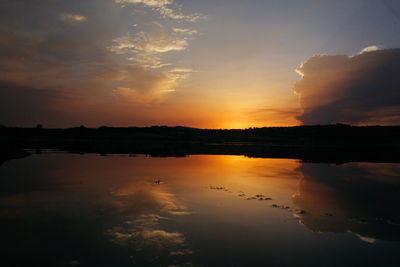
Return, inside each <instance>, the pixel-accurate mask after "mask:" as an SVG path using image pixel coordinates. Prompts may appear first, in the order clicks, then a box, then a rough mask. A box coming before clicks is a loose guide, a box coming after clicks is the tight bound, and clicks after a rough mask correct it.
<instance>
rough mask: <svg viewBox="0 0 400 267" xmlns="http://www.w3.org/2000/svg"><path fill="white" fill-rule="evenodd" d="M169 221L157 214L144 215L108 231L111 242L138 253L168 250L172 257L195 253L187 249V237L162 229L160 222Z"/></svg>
mask: <svg viewBox="0 0 400 267" xmlns="http://www.w3.org/2000/svg"><path fill="white" fill-rule="evenodd" d="M162 220H168V218H166V217H162V216H159V215H157V214H142V215H141V216H139V217H138V218H136V219H133V220H130V221H126V222H125V223H124V225H123V226H120V227H114V228H112V229H110V230H108V234H109V235H110V236H111V241H112V242H114V243H116V244H119V245H122V246H128V247H133V248H134V249H135V250H136V251H144V250H147V249H150V250H151V251H154V250H156V251H161V250H166V251H168V252H169V254H170V255H171V256H182V255H189V254H193V253H194V252H193V251H192V250H190V249H188V248H186V244H185V236H184V235H183V234H182V233H178V232H168V231H166V230H163V229H160V228H161V225H160V221H162Z"/></svg>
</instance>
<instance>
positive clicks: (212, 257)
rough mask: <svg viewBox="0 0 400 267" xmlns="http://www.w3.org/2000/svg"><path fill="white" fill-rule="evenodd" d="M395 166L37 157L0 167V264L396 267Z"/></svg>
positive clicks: (399, 234) (399, 256) (399, 243)
mask: <svg viewBox="0 0 400 267" xmlns="http://www.w3.org/2000/svg"><path fill="white" fill-rule="evenodd" d="M399 203H400V164H389V163H346V164H341V165H335V164H320V163H302V162H299V161H297V160H292V159H265V158H247V157H242V156H228V155H193V156H188V157H181V158H177V157H165V158H162V157H146V155H107V156H104V155H103V156H101V155H97V154H84V155H80V154H68V153H60V152H55V151H53V152H45V153H41V154H34V155H32V156H29V157H26V158H23V159H18V160H10V161H7V162H5V163H3V164H2V165H1V166H0V224H1V228H0V236H1V260H2V266H267V265H271V266H277V265H279V266H293V265H296V266H312V265H314V266H355V265H359V266H366V265H369V266H378V265H379V266H398V264H399V262H400V213H399V211H400V209H399V206H398V205H399Z"/></svg>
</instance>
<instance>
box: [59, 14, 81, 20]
mask: <svg viewBox="0 0 400 267" xmlns="http://www.w3.org/2000/svg"><path fill="white" fill-rule="evenodd" d="M60 19H61V20H62V21H66V22H84V21H86V20H87V18H86V17H85V16H82V15H79V14H66V13H64V14H61V15H60Z"/></svg>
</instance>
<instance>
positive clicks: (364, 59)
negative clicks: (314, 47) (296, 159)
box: [293, 46, 400, 125]
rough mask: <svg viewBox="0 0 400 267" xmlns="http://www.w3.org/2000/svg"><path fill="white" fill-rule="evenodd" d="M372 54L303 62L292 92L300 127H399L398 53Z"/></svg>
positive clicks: (322, 57) (365, 51)
mask: <svg viewBox="0 0 400 267" xmlns="http://www.w3.org/2000/svg"><path fill="white" fill-rule="evenodd" d="M376 48H377V47H376V46H371V47H368V48H366V49H363V50H362V52H361V53H360V54H357V55H355V56H346V55H335V56H328V55H317V56H313V57H312V58H310V59H308V60H307V61H306V62H304V63H303V64H302V65H301V66H300V67H299V68H298V69H297V72H298V73H300V74H301V75H302V79H301V80H300V81H298V82H297V83H296V84H295V85H294V88H293V90H294V91H295V93H297V94H298V95H299V97H300V104H301V106H302V108H303V114H302V115H300V116H298V117H297V118H298V119H299V120H300V121H302V122H303V123H304V124H327V123H336V122H342V123H351V124H358V125H364V124H383V125H388V124H399V123H400V91H399V87H400V76H399V75H398V73H399V71H400V49H385V50H376Z"/></svg>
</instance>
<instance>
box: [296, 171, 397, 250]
mask: <svg viewBox="0 0 400 267" xmlns="http://www.w3.org/2000/svg"><path fill="white" fill-rule="evenodd" d="M299 170H300V171H301V172H302V173H303V178H302V180H301V181H300V183H299V188H298V193H297V194H295V195H293V196H292V201H293V203H294V204H296V205H297V206H299V207H301V208H302V209H304V210H306V213H305V214H304V215H302V216H300V220H301V221H300V222H301V223H302V224H303V225H305V226H306V227H307V228H309V229H310V230H312V231H315V232H342V233H343V232H352V233H354V234H355V235H357V236H358V237H359V238H360V239H361V240H362V241H364V242H368V243H373V242H374V241H375V239H382V240H400V227H398V225H396V223H397V222H400V214H399V213H398V212H397V211H398V207H397V205H398V203H399V201H400V194H399V192H400V191H399V190H400V187H399V182H398V181H399V179H398V178H399V172H398V171H397V170H399V165H398V164H379V163H348V164H344V165H340V166H335V165H328V164H302V165H301V167H300V168H299ZM393 222H394V223H393Z"/></svg>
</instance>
